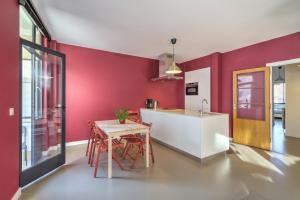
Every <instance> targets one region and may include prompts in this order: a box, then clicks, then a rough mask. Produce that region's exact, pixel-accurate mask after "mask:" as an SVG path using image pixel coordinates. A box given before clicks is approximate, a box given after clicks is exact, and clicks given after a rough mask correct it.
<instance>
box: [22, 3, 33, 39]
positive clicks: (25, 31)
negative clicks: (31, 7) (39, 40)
mask: <svg viewBox="0 0 300 200" xmlns="http://www.w3.org/2000/svg"><path fill="white" fill-rule="evenodd" d="M33 27H34V25H33V23H32V21H31V19H30V17H29V15H28V14H27V12H26V10H25V9H24V8H23V7H22V6H20V36H21V38H23V39H25V40H28V41H31V42H34V41H33V33H32V32H33V31H32V30H33Z"/></svg>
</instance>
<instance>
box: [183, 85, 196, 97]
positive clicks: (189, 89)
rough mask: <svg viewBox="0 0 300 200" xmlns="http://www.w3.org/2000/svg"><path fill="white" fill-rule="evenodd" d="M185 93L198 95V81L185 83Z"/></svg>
mask: <svg viewBox="0 0 300 200" xmlns="http://www.w3.org/2000/svg"><path fill="white" fill-rule="evenodd" d="M185 95H198V82H194V83H186V84H185Z"/></svg>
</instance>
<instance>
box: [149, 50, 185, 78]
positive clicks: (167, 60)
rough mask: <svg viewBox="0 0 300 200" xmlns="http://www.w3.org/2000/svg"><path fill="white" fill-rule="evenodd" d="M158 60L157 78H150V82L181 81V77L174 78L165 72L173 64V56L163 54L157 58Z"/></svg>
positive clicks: (174, 76)
mask: <svg viewBox="0 0 300 200" xmlns="http://www.w3.org/2000/svg"><path fill="white" fill-rule="evenodd" d="M158 60H159V74H158V77H155V78H152V79H151V80H152V81H159V80H182V79H183V77H181V76H176V75H174V74H167V73H166V71H167V69H168V68H169V66H170V65H171V64H172V62H173V55H172V54H169V53H164V54H161V55H160V56H158Z"/></svg>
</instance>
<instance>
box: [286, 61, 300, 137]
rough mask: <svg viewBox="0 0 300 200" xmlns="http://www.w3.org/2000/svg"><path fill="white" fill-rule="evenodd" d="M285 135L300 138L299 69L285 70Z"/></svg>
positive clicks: (289, 67) (291, 66) (296, 67)
mask: <svg viewBox="0 0 300 200" xmlns="http://www.w3.org/2000/svg"><path fill="white" fill-rule="evenodd" d="M285 80H286V135H287V136H292V137H297V138H300V67H298V66H297V65H289V66H287V67H286V68H285Z"/></svg>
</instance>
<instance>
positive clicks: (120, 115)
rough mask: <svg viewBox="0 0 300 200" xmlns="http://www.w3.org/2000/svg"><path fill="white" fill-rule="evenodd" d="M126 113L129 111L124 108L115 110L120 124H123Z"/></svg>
mask: <svg viewBox="0 0 300 200" xmlns="http://www.w3.org/2000/svg"><path fill="white" fill-rule="evenodd" d="M128 115H129V113H128V110H126V109H119V110H117V112H116V117H117V118H118V120H119V122H120V124H125V122H126V119H127V117H128Z"/></svg>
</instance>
